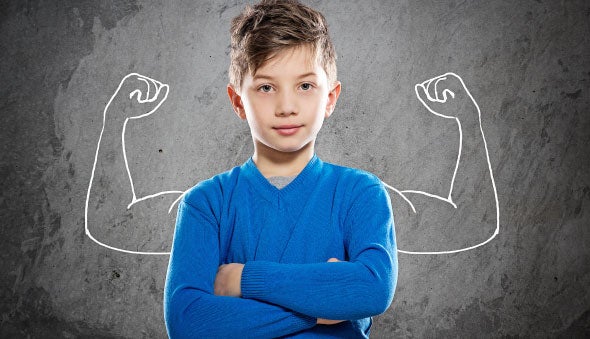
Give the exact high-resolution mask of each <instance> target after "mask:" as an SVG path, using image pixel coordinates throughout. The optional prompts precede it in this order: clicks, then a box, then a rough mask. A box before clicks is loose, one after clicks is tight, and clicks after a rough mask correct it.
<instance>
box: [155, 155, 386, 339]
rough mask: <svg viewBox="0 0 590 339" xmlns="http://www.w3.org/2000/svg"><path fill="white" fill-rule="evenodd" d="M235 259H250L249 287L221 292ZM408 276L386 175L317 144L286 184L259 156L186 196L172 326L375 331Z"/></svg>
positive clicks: (201, 331) (190, 334)
mask: <svg viewBox="0 0 590 339" xmlns="http://www.w3.org/2000/svg"><path fill="white" fill-rule="evenodd" d="M332 257H335V258H338V259H340V260H343V262H336V263H327V262H326V261H327V260H328V259H329V258H332ZM232 262H235V263H244V264H245V266H244V270H243V272H242V283H241V290H242V297H241V298H235V297H224V296H216V295H214V294H213V284H214V281H215V276H216V273H217V268H218V267H219V265H222V264H226V263H232ZM396 281H397V251H396V243H395V231H394V227H393V215H392V212H391V203H390V200H389V196H388V194H387V191H386V190H385V188H384V187H383V185H382V183H381V181H380V180H379V179H378V178H377V177H375V176H374V175H372V174H370V173H367V172H363V171H360V170H357V169H351V168H346V167H341V166H336V165H333V164H329V163H324V162H322V161H321V160H320V159H319V158H318V157H317V156H316V155H314V156H313V158H312V159H311V160H310V162H309V163H308V164H307V166H306V167H305V168H304V169H303V170H302V171H301V173H300V174H299V175H298V176H297V177H296V178H295V179H294V180H293V181H292V182H291V183H290V184H289V185H287V186H286V187H284V188H283V189H277V188H276V187H274V186H272V185H271V184H270V183H269V182H268V180H267V179H266V178H265V177H264V176H263V175H262V174H261V173H260V172H259V171H258V169H257V167H256V165H255V164H254V162H253V161H252V159H250V160H248V161H247V162H246V163H245V164H243V165H242V166H240V167H235V168H233V169H232V170H230V171H228V172H225V173H222V174H219V175H217V176H215V177H213V178H211V179H209V180H205V181H203V182H201V183H199V184H198V185H196V186H195V187H193V188H192V189H190V190H189V191H188V192H187V194H186V195H185V196H184V197H183V199H182V200H181V202H180V205H179V207H178V217H177V221H176V230H175V234H174V242H173V246H172V253H171V256H170V264H169V267H168V275H167V279H166V287H165V292H164V314H165V319H166V326H167V329H168V334H169V335H170V337H171V338H203V337H204V338H213V337H224V338H228V337H230V338H231V337H257V338H259V337H265V338H266V337H281V336H285V337H301V338H303V337H311V338H317V337H337V338H359V337H360V338H362V337H368V334H369V328H370V325H371V318H370V317H371V316H373V315H377V314H380V313H383V312H385V310H387V308H388V307H389V305H390V303H391V301H392V298H393V293H394V290H395V285H396ZM317 318H324V319H338V320H343V319H345V320H347V321H344V322H342V323H339V324H337V325H331V326H328V325H316V321H317Z"/></svg>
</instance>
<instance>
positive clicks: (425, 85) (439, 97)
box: [381, 72, 500, 254]
mask: <svg viewBox="0 0 590 339" xmlns="http://www.w3.org/2000/svg"><path fill="white" fill-rule="evenodd" d="M448 77H455V78H457V79H458V80H459V81H460V82H461V85H462V86H463V90H465V93H466V94H467V95H468V96H469V98H470V99H471V101H472V102H473V104H474V106H475V108H476V109H477V117H478V122H479V130H480V132H481V137H482V140H483V144H484V148H485V152H486V160H487V162H488V169H489V171H490V179H491V181H492V187H493V189H494V200H495V203H496V229H495V230H494V234H492V236H490V237H489V238H488V239H486V240H485V241H483V242H481V243H479V244H476V245H473V246H469V247H464V248H459V249H456V250H449V251H406V250H402V249H399V248H398V250H397V251H398V252H400V253H406V254H451V253H458V252H464V251H468V250H472V249H474V248H477V247H480V246H483V245H485V244H487V243H488V242H490V241H492V239H494V238H495V237H496V236H497V235H498V234H499V233H500V204H499V202H498V192H497V190H496V182H495V181H494V174H493V172H492V163H491V161H490V154H489V152H488V143H487V141H486V138H485V136H484V133H483V127H482V125H481V110H480V108H479V105H478V104H477V102H476V101H475V99H473V96H472V95H471V92H469V89H467V86H465V83H464V82H463V79H461V77H460V76H458V75H457V74H455V73H452V72H448V73H445V74H443V75H439V76H437V77H434V78H431V79H428V80H426V81H424V82H422V83H419V84H416V85H415V86H414V91H415V93H416V96H417V97H418V100H420V102H421V103H422V105H423V106H424V107H426V109H428V111H429V112H430V113H432V114H434V115H437V116H439V117H442V118H445V119H454V120H455V121H456V122H457V127H458V128H459V152H458V154H457V162H456V164H455V171H454V172H453V178H452V179H451V185H450V187H449V194H448V196H447V197H446V198H445V197H441V196H439V195H436V194H432V193H428V192H424V191H416V190H402V191H399V190H397V189H395V188H393V187H392V186H391V185H389V184H387V183H385V182H384V181H383V180H381V182H383V185H385V187H387V188H389V189H391V190H393V191H394V192H396V193H397V194H399V195H400V196H401V197H402V198H403V199H404V200H405V201H406V202H407V203H408V204H409V205H410V207H411V208H412V211H413V212H414V214H416V213H417V212H416V208H414V205H413V204H412V203H411V201H410V200H409V199H408V198H407V197H406V196H405V195H404V193H416V194H422V195H425V196H427V197H431V198H435V199H439V200H441V201H444V202H446V203H448V204H450V205H451V206H453V208H455V209H456V208H457V205H456V204H455V203H454V202H453V196H452V195H453V185H454V184H455V176H456V175H457V169H458V168H459V163H460V162H461V152H462V150H463V130H462V128H461V121H459V118H457V117H453V116H448V115H443V114H440V113H439V112H436V111H434V110H433V109H432V108H431V107H430V105H428V104H427V103H426V102H425V101H424V98H422V95H421V94H420V91H423V92H424V93H425V94H426V98H427V99H428V100H429V101H431V102H433V103H445V102H447V99H448V96H450V97H451V98H453V99H454V98H455V93H454V92H453V91H451V90H450V89H448V88H445V89H443V90H442V91H440V89H439V88H438V85H439V82H441V81H444V80H447V78H448ZM433 83H434V97H433V96H432V89H431V86H432V85H433Z"/></svg>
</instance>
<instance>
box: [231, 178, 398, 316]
mask: <svg viewBox="0 0 590 339" xmlns="http://www.w3.org/2000/svg"><path fill="white" fill-rule="evenodd" d="M377 180H378V179H376V178H373V180H369V181H365V182H364V183H363V184H362V185H361V186H362V187H357V192H359V193H358V194H357V195H356V197H355V198H354V199H352V203H351V205H350V208H349V209H348V212H347V215H346V218H345V221H344V229H345V243H344V246H345V249H346V253H347V258H346V259H347V261H346V262H337V263H317V264H283V263H275V262H269V261H249V262H247V263H246V265H245V267H244V270H243V273H242V283H241V287H242V295H243V297H244V298H249V299H255V300H260V301H264V302H268V303H272V304H276V305H281V306H283V307H286V308H288V309H292V310H294V311H296V312H300V313H303V314H307V315H309V316H313V317H318V318H327V319H340V320H353V319H361V318H366V317H369V316H373V315H377V314H380V313H383V312H385V310H387V308H388V307H389V305H390V303H391V301H392V298H393V294H394V291H395V286H396V282H397V248H396V242H395V231H394V227H393V226H394V225H393V214H392V211H391V203H390V199H389V196H388V194H387V192H386V191H385V188H384V187H383V185H382V184H381V183H380V182H379V181H377ZM309 236H310V237H313V236H315V235H314V234H310V235H309ZM326 259H327V258H326ZM340 259H342V258H340Z"/></svg>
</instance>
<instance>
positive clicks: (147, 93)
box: [85, 73, 183, 254]
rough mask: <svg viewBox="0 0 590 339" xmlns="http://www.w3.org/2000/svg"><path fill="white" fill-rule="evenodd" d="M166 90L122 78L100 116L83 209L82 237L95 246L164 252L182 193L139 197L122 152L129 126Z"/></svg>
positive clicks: (156, 84) (138, 79)
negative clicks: (173, 206) (172, 210)
mask: <svg viewBox="0 0 590 339" xmlns="http://www.w3.org/2000/svg"><path fill="white" fill-rule="evenodd" d="M168 90H169V87H168V85H166V84H163V83H161V82H159V81H156V80H154V79H151V78H148V77H145V76H142V75H140V74H137V73H131V74H129V75H127V76H125V77H124V78H123V80H122V81H121V83H120V84H119V87H118V88H117V90H116V91H115V93H114V94H113V95H112V97H111V99H110V100H109V102H108V104H107V105H106V107H105V110H104V112H103V121H102V123H103V126H102V130H101V133H100V137H99V141H98V145H97V149H96V154H95V159H94V164H93V168H92V176H91V179H90V183H89V186H88V192H87V197H86V210H85V228H86V234H87V235H88V236H89V237H90V238H91V239H92V240H94V241H95V242H97V243H98V244H100V245H102V246H105V247H107V248H110V249H114V250H119V251H123V252H127V253H140V254H166V253H167V251H168V250H169V244H170V243H171V237H172V233H173V232H172V229H173V227H174V215H173V214H170V213H168V210H169V208H170V206H171V204H172V203H173V202H174V201H175V200H177V199H178V197H179V196H180V195H181V194H182V193H183V192H182V191H166V192H159V193H155V194H152V195H148V196H144V197H138V196H137V195H136V189H135V186H134V183H133V179H132V175H131V171H130V168H129V165H128V163H127V155H126V150H125V130H126V128H127V126H128V124H130V123H133V121H134V120H136V119H141V118H143V117H146V116H148V115H150V114H153V113H154V112H156V110H157V109H158V108H159V107H160V106H161V104H162V103H163V102H164V101H165V100H166V97H167V95H168Z"/></svg>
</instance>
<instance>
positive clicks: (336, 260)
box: [328, 258, 340, 262]
mask: <svg viewBox="0 0 590 339" xmlns="http://www.w3.org/2000/svg"><path fill="white" fill-rule="evenodd" d="M339 261H340V260H338V259H337V258H330V259H328V262H339Z"/></svg>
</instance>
